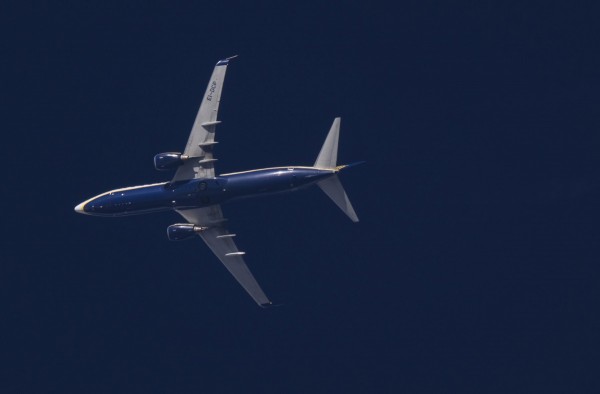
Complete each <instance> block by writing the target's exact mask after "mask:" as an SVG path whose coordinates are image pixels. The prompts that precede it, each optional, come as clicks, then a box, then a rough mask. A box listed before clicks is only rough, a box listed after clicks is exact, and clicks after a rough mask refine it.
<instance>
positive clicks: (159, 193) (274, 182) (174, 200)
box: [75, 167, 336, 216]
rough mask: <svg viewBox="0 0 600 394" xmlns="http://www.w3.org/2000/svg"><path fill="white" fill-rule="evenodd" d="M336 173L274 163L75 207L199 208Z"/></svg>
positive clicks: (114, 194)
mask: <svg viewBox="0 0 600 394" xmlns="http://www.w3.org/2000/svg"><path fill="white" fill-rule="evenodd" d="M335 173H336V171H335V170H322V169H316V168H311V167H275V168H265V169H259V170H250V171H243V172H236V173H231V174H223V175H220V176H217V177H214V178H206V179H191V180H188V181H179V182H162V183H155V184H151V185H141V186H133V187H126V188H122V189H115V190H111V191H108V192H106V193H102V194H99V195H97V196H95V197H93V198H91V199H89V200H87V201H84V202H82V203H81V204H79V205H77V207H75V211H77V212H79V213H85V214H88V215H95V216H128V215H137V214H142V213H150V212H161V211H169V210H173V209H177V210H184V209H193V208H200V207H205V206H209V205H215V204H222V203H225V202H229V201H232V200H237V199H241V198H246V197H256V196H261V195H265V194H274V193H281V192H287V191H293V190H297V189H300V188H302V187H305V186H308V185H311V184H313V183H315V182H318V181H320V180H323V179H325V178H327V177H329V176H331V175H333V174H335Z"/></svg>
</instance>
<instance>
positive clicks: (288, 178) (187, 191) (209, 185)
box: [75, 56, 362, 307]
mask: <svg viewBox="0 0 600 394" xmlns="http://www.w3.org/2000/svg"><path fill="white" fill-rule="evenodd" d="M234 57H236V56H232V57H229V58H226V59H223V60H220V61H219V62H217V64H216V66H215V68H214V70H213V73H212V76H211V77H210V80H209V83H208V86H207V88H206V93H205V94H204V97H203V100H202V103H201V105H200V109H199V110H198V114H197V115H196V119H195V121H194V124H193V127H192V131H191V133H190V135H189V138H188V141H187V144H186V146H185V149H184V151H183V152H182V153H179V152H165V153H160V154H157V155H156V156H154V167H155V168H156V169H157V170H159V171H166V170H175V175H174V176H173V179H171V181H169V182H161V183H154V184H149V185H140V186H132V187H125V188H121V189H115V190H110V191H107V192H105V193H102V194H99V195H97V196H95V197H92V198H90V199H88V200H86V201H84V202H82V203H81V204H78V205H77V206H76V207H75V212H77V213H81V214H86V215H93V216H129V215H137V214H145V213H151V212H162V211H172V210H174V211H175V212H177V213H178V214H180V215H181V216H183V218H184V219H185V220H186V221H187V223H177V224H173V225H171V226H169V227H168V228H167V237H168V239H169V240H172V241H179V240H184V239H189V238H192V237H195V236H196V235H198V236H200V237H201V238H202V239H203V240H204V242H205V243H206V244H207V245H208V247H209V248H210V249H211V250H212V252H213V253H214V254H215V255H216V256H217V257H218V258H219V260H220V261H221V262H222V263H223V265H224V266H225V267H226V268H227V270H228V271H229V272H230V273H231V274H232V275H233V276H234V277H235V279H236V280H237V281H238V282H239V284H240V285H241V286H242V287H243V288H244V290H246V292H247V293H248V294H249V295H250V296H251V297H252V298H253V299H254V301H255V302H256V303H257V304H258V305H259V306H261V307H268V306H272V305H273V304H272V302H271V301H270V300H269V298H268V297H267V296H266V295H265V293H264V292H263V290H262V289H261V287H260V285H259V284H258V282H257V281H256V279H255V278H254V276H253V275H252V273H251V272H250V270H249V269H248V266H247V265H246V263H245V261H244V255H245V252H243V251H240V250H239V249H238V248H237V246H236V244H235V242H234V238H235V236H236V234H233V233H230V232H229V231H228V230H227V226H226V224H227V219H226V218H225V217H224V216H223V213H222V211H221V204H223V203H226V202H230V201H234V200H239V199H242V198H246V197H257V196H263V195H267V194H275V193H281V192H289V191H295V190H298V189H303V188H305V187H307V186H310V185H314V184H316V185H317V186H319V187H320V188H321V189H322V190H323V191H324V192H325V194H326V195H327V196H329V197H330V198H331V199H332V200H333V202H334V203H335V204H336V205H337V206H338V207H339V208H340V209H341V210H342V211H343V212H344V213H345V214H346V215H347V216H348V217H349V218H350V219H351V220H352V221H353V222H358V217H357V216H356V213H355V211H354V208H353V207H352V204H351V203H350V200H349V199H348V196H347V195H346V192H345V191H344V188H343V186H342V184H341V183H340V181H339V179H338V173H339V172H340V171H342V170H343V169H345V168H348V167H351V166H353V165H356V164H361V163H362V162H359V163H353V164H349V165H337V163H336V162H337V150H338V139H339V131H340V118H339V117H338V118H335V120H334V121H333V124H332V126H331V129H330V130H329V133H328V135H327V138H326V139H325V143H324V144H323V147H322V148H321V151H320V152H319V155H318V156H317V160H316V161H315V163H314V165H313V166H312V167H307V166H284V167H272V168H261V169H256V170H249V171H242V172H234V173H229V174H221V175H218V176H215V167H214V165H215V162H216V160H217V159H216V158H215V157H214V154H213V148H214V147H215V145H216V144H217V141H216V140H215V129H216V126H217V125H218V124H219V123H221V122H220V121H219V120H217V114H218V111H219V102H220V100H221V91H222V89H223V82H224V80H225V72H226V71H227V66H228V64H229V61H230V60H231V59H233V58H234Z"/></svg>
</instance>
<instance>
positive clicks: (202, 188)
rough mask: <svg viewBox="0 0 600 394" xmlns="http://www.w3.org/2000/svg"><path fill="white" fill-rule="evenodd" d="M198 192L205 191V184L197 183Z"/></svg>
mask: <svg viewBox="0 0 600 394" xmlns="http://www.w3.org/2000/svg"><path fill="white" fill-rule="evenodd" d="M198 190H200V191H203V190H206V182H200V183H198Z"/></svg>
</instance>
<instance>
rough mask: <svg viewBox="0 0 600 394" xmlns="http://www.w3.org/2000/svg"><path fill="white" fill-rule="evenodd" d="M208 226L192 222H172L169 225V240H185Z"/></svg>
mask: <svg viewBox="0 0 600 394" xmlns="http://www.w3.org/2000/svg"><path fill="white" fill-rule="evenodd" d="M206 229H207V227H201V226H196V225H195V224H192V223H179V224H172V225H170V226H169V227H167V237H168V238H169V241H183V240H184V239H188V238H191V237H192V236H194V235H196V234H198V233H200V232H202V231H204V230H206Z"/></svg>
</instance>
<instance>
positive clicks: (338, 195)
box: [315, 118, 358, 223]
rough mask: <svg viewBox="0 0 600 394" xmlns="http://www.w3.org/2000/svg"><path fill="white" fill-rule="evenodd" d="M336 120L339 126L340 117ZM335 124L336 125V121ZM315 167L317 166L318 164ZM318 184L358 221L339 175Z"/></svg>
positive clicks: (336, 203)
mask: <svg viewBox="0 0 600 394" xmlns="http://www.w3.org/2000/svg"><path fill="white" fill-rule="evenodd" d="M336 121H337V122H338V123H337V124H338V126H339V118H337V119H336ZM333 124H334V125H335V122H334V123H333ZM332 129H333V128H332ZM330 135H331V133H330ZM327 139H329V137H327ZM336 145H337V139H336ZM319 157H321V155H319ZM317 161H318V160H317ZM315 167H317V165H316V164H315ZM317 185H318V186H319V187H320V188H321V190H323V191H324V192H325V194H327V195H328V196H329V198H331V199H332V200H333V202H334V203H335V205H337V206H338V207H340V209H341V210H342V211H344V213H345V214H346V215H348V217H349V218H350V219H351V220H352V221H353V222H355V223H356V222H358V216H356V212H354V208H352V204H351V203H350V200H349V199H348V196H347V195H346V192H345V191H344V187H343V186H342V183H341V182H340V180H339V179H338V177H337V175H332V176H330V177H329V178H326V179H324V180H322V181H319V182H317Z"/></svg>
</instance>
